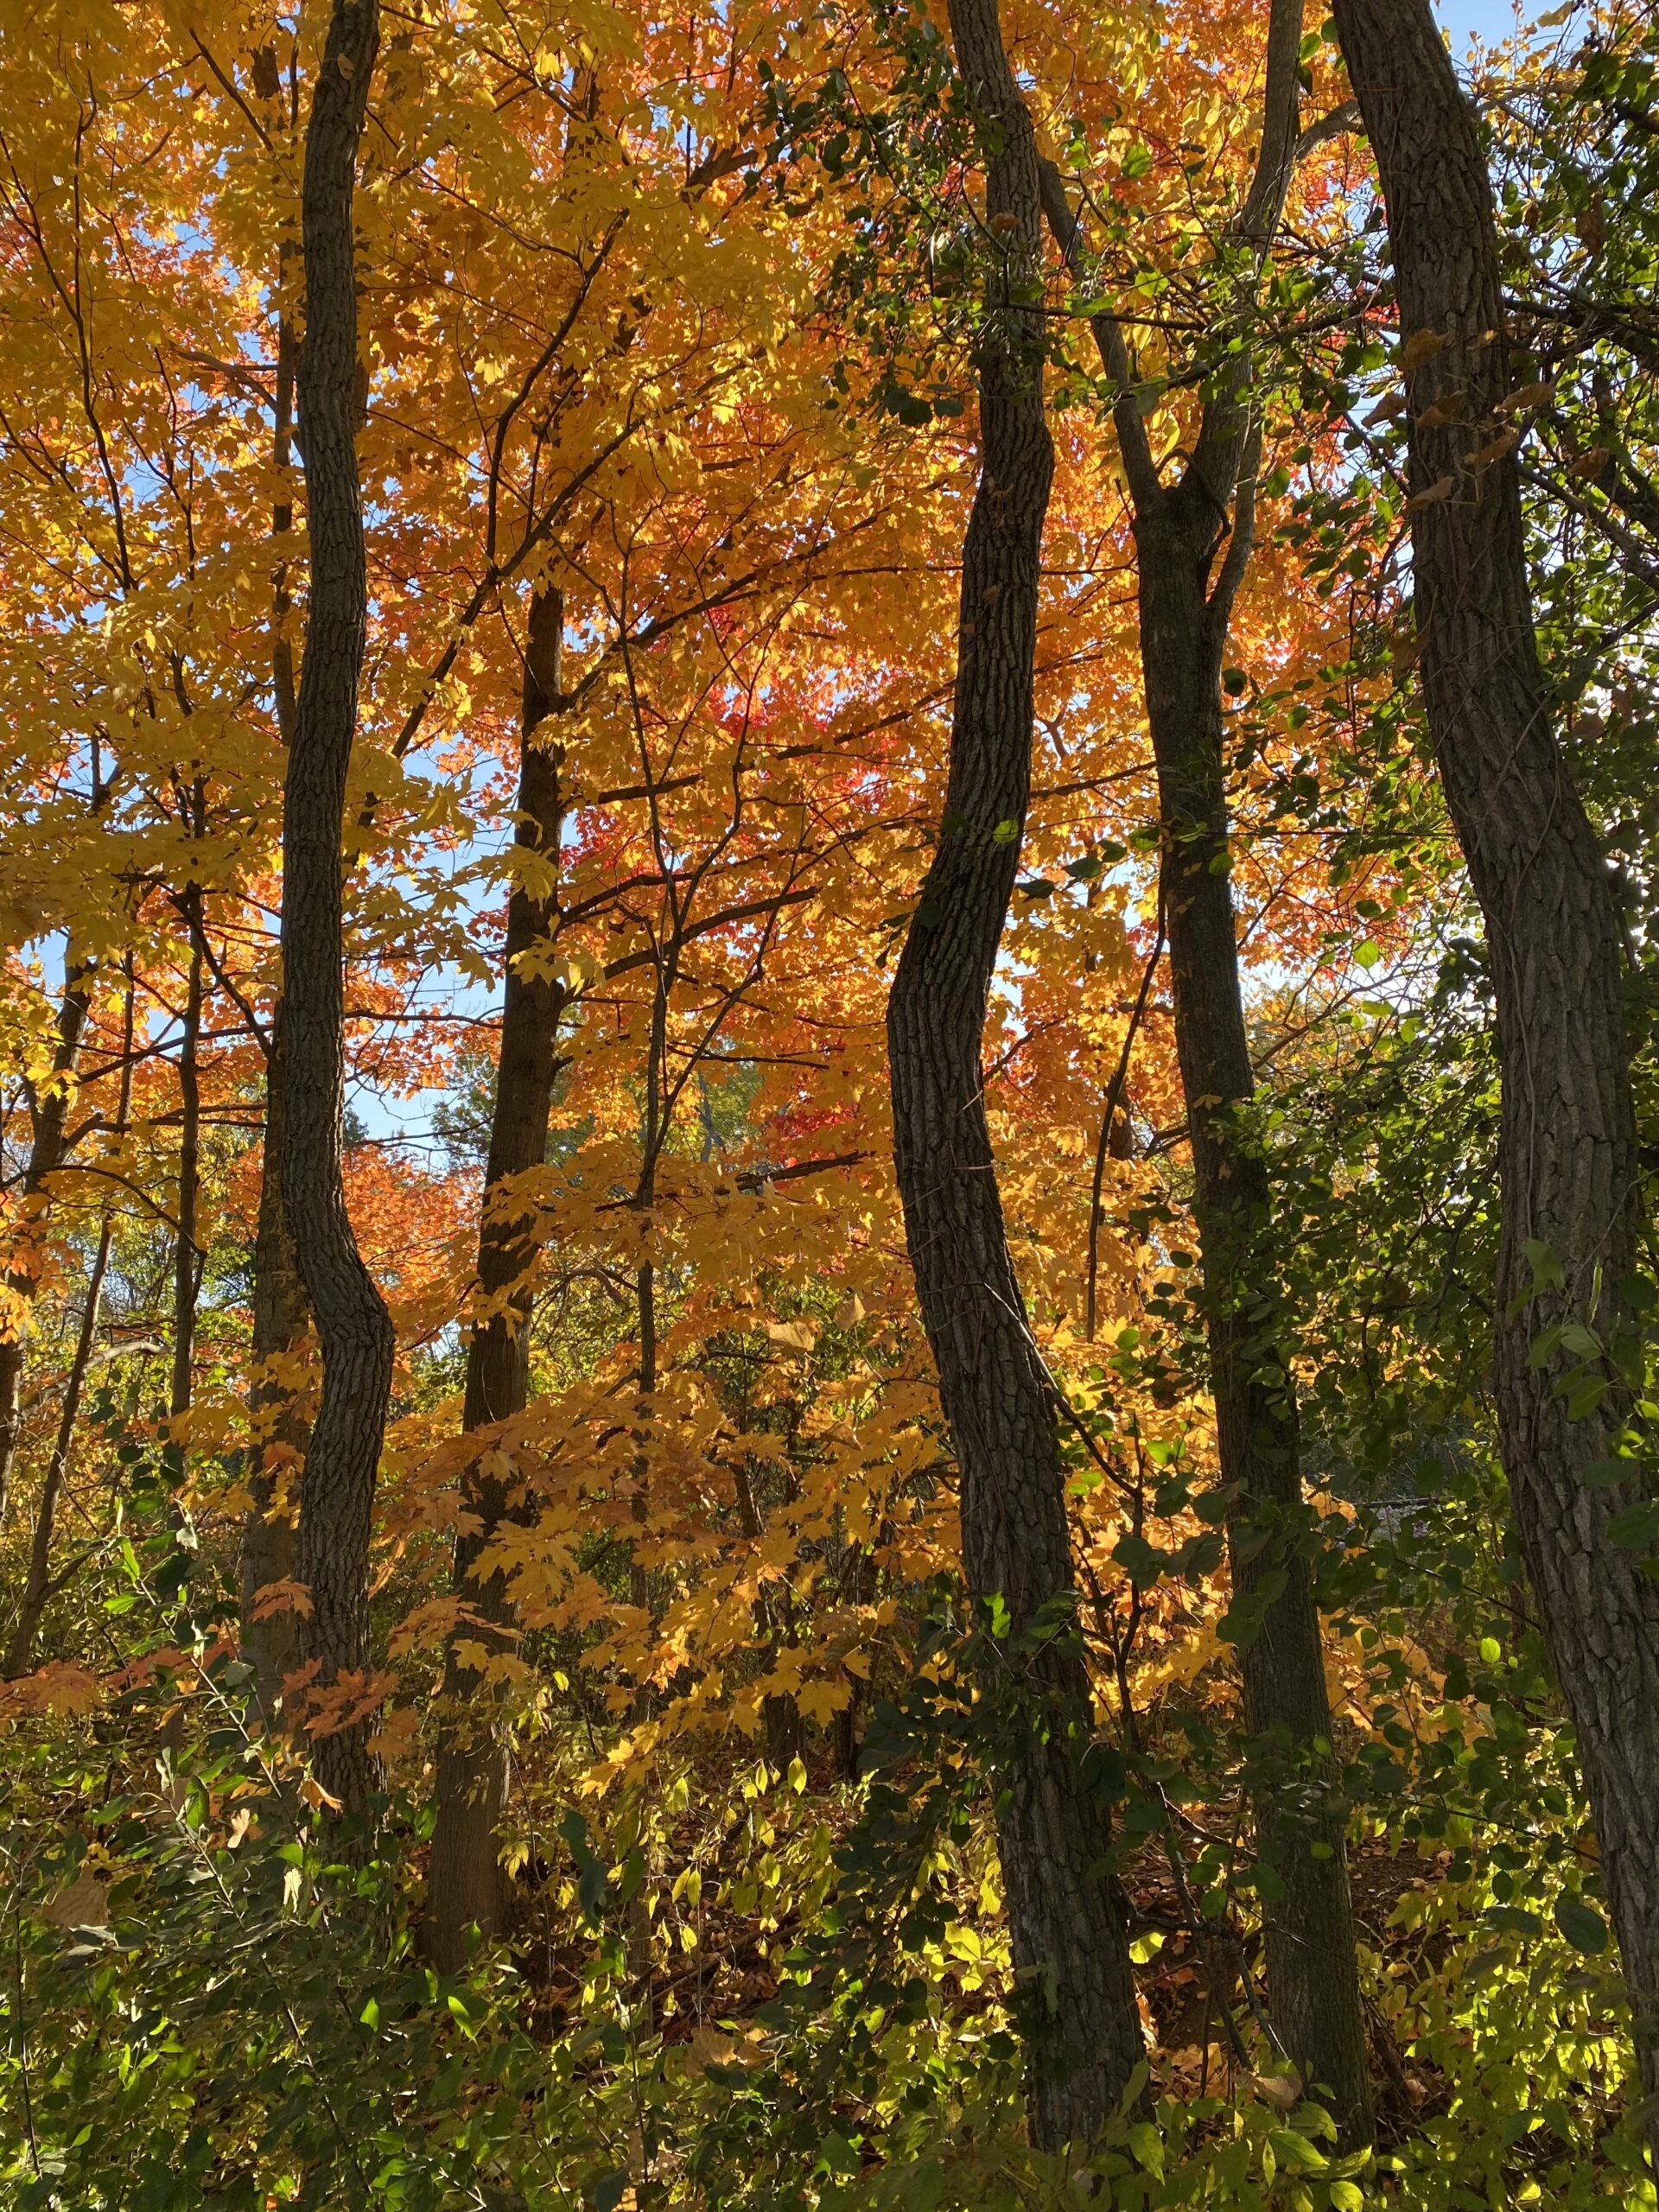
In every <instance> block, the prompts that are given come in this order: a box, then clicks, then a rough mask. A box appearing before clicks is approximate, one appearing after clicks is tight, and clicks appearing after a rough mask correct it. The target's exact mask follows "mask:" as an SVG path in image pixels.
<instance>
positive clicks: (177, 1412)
mask: <svg viewBox="0 0 1659 2212" xmlns="http://www.w3.org/2000/svg"><path fill="white" fill-rule="evenodd" d="M196 834H197V836H200V834H201V827H200V785H198V786H197V821H196ZM181 905H182V906H183V909H184V914H185V919H186V922H187V924H188V928H189V932H190V959H189V964H188V971H187V975H186V980H185V995H184V1034H183V1037H182V1039H181V1042H180V1046H179V1104H180V1114H179V1217H178V1234H177V1238H176V1241H175V1244H174V1247H173V1383H172V1389H171V1391H170V1393H169V1395H168V1408H167V1409H168V1414H169V1416H170V1417H171V1418H172V1419H173V1420H174V1421H182V1420H183V1418H184V1416H185V1415H186V1414H188V1412H189V1410H190V1399H191V1384H192V1381H193V1376H194V1362H195V1349H196V1298H197V1294H198V1293H199V1291H200V1287H201V1255H200V1252H199V1251H198V1249H197V1246H196V1217H197V1214H198V1212H199V1211H200V1198H201V1067H200V1045H201V982H202V941H201V927H202V915H201V889H200V885H198V884H194V883H193V884H192V885H191V886H190V887H189V888H188V890H187V891H186V893H185V894H184V897H183V899H182V900H181ZM180 1449H181V1465H182V1464H183V1461H182V1452H183V1446H182V1445H181V1447H180Z"/></svg>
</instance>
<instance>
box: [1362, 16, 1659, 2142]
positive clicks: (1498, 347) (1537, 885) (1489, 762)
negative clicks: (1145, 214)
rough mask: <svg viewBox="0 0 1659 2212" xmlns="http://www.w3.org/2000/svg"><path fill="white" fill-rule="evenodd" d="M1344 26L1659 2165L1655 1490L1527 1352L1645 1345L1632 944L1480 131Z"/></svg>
mask: <svg viewBox="0 0 1659 2212" xmlns="http://www.w3.org/2000/svg"><path fill="white" fill-rule="evenodd" d="M1335 14H1336V21H1337V29H1338V35H1339V36H1340V38H1341V41H1342V49H1343V54H1344V58H1345V60H1346V61H1347V64H1348V70H1349V74H1350V76H1351V79H1352V80H1353V87H1354V92H1355V94H1356V96H1357V99H1358V101H1359V105H1360V111H1361V113H1362V115H1363V118H1364V124H1365V129H1366V132H1367V134H1368V136H1369V137H1370V142H1371V146H1372V150H1373V152H1374V153H1375V155H1376V164H1377V169H1378V172H1379V175H1380V176H1381V178H1382V182H1383V195H1384V198H1385V200H1386V201H1387V204H1388V217H1389V238H1390V241H1391V244H1392V247H1393V253H1394V264H1395V288H1396V290H1397V293H1398V296H1399V305H1400V328H1401V334H1402V340H1403V341H1404V346H1405V359H1407V361H1408V362H1409V363H1411V364H1412V365H1411V366H1410V367H1409V369H1408V379H1407V380H1408V396H1409V399H1410V403H1411V428H1410V480H1411V488H1412V492H1413V495H1414V500H1415V501H1416V503H1417V504H1416V505H1415V507H1414V512H1413V515H1412V572H1413V579H1414V604H1415V613H1416V621H1417V633H1418V637H1419V639H1420V641H1421V671H1422V680H1423V696H1424V700H1425V703H1426V705H1427V713H1428V723H1429V729H1430V732H1431V734H1432V735H1433V741H1434V747H1435V753H1436V756H1437V758H1438V760H1439V762H1440V775H1441V779H1442V780H1443V782H1444V785H1445V787H1446V799H1447V803H1448V804H1449V806H1450V808H1451V811H1452V820H1453V822H1454V823H1455V824H1456V826H1457V831H1458V837H1459V842H1460V843H1461V845H1462V848H1463V853H1464V858H1465V861H1466V862H1467V864H1468V868H1469V875H1470V880H1471V883H1472V884H1473V886H1474V889H1475V895H1476V897H1477V898H1478V899H1479V901H1480V906H1481V911H1482V912H1483V914H1484V917H1485V921H1486V938H1487V945H1488V949H1489V951H1490V954H1491V963H1492V978H1493V984H1494V988H1495V991H1496V995H1497V1024H1498V1038H1499V1052H1500V1055H1501V1071H1502V1076H1503V1119H1502V1125H1501V1130H1500V1135H1499V1143H1498V1166H1499V1178H1500V1181H1501V1185H1502V1189H1503V1222H1502V1228H1501V1233H1500V1237H1499V1244H1498V1257H1497V1300H1496V1306H1495V1310H1496V1313H1497V1344H1496V1348H1495V1351H1496V1357H1495V1366H1496V1382H1497V1410H1498V1423H1499V1433H1500V1437H1501V1440H1502V1446H1503V1464H1504V1468H1505V1471H1506V1472H1507V1474H1508V1477H1509V1483H1510V1502H1511V1506H1512V1510H1513V1511H1514V1515H1515V1522H1516V1532H1517V1534H1518V1535H1519V1537H1520V1540H1521V1545H1522V1550H1523V1552H1524V1554H1525V1556H1526V1560H1527V1565H1528V1568H1529V1572H1530V1573H1531V1577H1532V1582H1533V1587H1534V1590H1535V1592H1536V1595H1537V1601H1538V1607H1539V1611H1540V1613H1541V1616H1542V1619H1543V1624H1544V1629H1545V1632H1546V1635H1547V1636H1548V1641H1549V1645H1550V1649H1551V1653H1552V1655H1553V1657H1554V1663H1555V1668H1556V1672H1557V1674H1558V1675H1559V1677H1560V1684H1561V1688H1562V1690H1563V1692H1564V1693H1565V1694H1566V1698H1567V1705H1568V1707H1569V1709H1570V1710H1571V1713H1572V1715H1573V1726H1574V1728H1575V1730H1576V1732H1577V1738H1578V1749H1579V1756H1580V1759H1581V1761H1582V1763H1583V1767H1584V1775H1585V1781H1586V1786H1587V1789H1588V1792H1589V1797H1590V1804H1591V1809H1592V1814H1593V1816H1594V1819H1595V1823H1596V1831H1597V1837H1598V1840H1599V1845H1600V1851H1601V1864H1602V1870H1603V1877H1604V1879H1605V1884H1606V1889H1607V1897H1608V1902H1609V1904H1610V1905H1611V1910H1612V1916H1613V1923H1614V1926H1615V1928H1616V1929H1617V1931H1618V1941H1619V1946H1620V1949H1621V1951H1622V1953H1623V1955H1624V1974H1625V1980H1626V1983H1627V1986H1628V1987H1629V1990H1630V2000H1631V2005H1632V2008H1633V2011H1634V2013H1635V2018H1636V2027H1637V2054H1638V2058H1639V2061H1640V2066H1641V2075H1642V2085H1643V2092H1644V2095H1645V2098H1646V2101H1647V2112H1648V2119H1647V2130H1648V2139H1649V2148H1650V2151H1651V2152H1652V2153H1653V2156H1654V2158H1655V2161H1656V2164H1659V1811H1656V1808H1659V1584H1656V1583H1655V1582H1654V1581H1652V1580H1650V1579H1649V1577H1648V1576H1647V1575H1646V1574H1645V1573H1643V1571H1642V1566H1641V1559H1640V1554H1639V1553H1638V1552H1635V1551H1630V1550H1627V1549H1626V1548H1624V1547H1623V1546H1621V1545H1619V1544H1618V1543H1616V1542H1614V1541H1612V1540H1611V1537H1610V1536H1609V1534H1608V1524H1609V1522H1610V1521H1611V1519H1612V1518H1613V1516H1615V1515H1616V1514H1618V1513H1619V1512H1620V1511H1622V1510H1625V1509H1627V1508H1628V1507H1630V1506H1631V1505H1632V1504H1634V1503H1637V1502H1639V1500H1640V1499H1641V1497H1643V1490H1644V1485H1643V1482H1642V1480H1641V1479H1640V1478H1633V1479H1632V1480H1631V1481H1630V1482H1629V1483H1625V1484H1618V1485H1617V1486H1615V1487H1614V1488H1611V1489H1602V1488H1596V1487H1591V1486H1590V1485H1588V1484H1586V1481H1585V1479H1584V1476H1585V1471H1586V1469H1587V1468H1589V1467H1591V1466H1592V1465H1593V1464H1594V1463H1595V1462H1596V1461H1598V1460H1604V1459H1608V1458H1609V1457H1610V1456H1611V1454H1612V1453H1613V1452H1614V1451H1615V1449H1616V1444H1615V1439H1616V1437H1617V1434H1618V1430H1619V1429H1620V1428H1621V1427H1623V1426H1624V1421H1625V1420H1626V1418H1627V1417H1628V1415H1629V1412H1630V1408H1629V1404H1628V1400H1627V1398H1626V1396H1625V1395H1624V1392H1623V1391H1622V1390H1621V1389H1618V1388H1617V1387H1615V1388H1613V1389H1610V1390H1609V1391H1608V1393H1607V1395H1606V1396H1605V1398H1604V1399H1603V1400H1602V1402H1601V1403H1600V1405H1599V1406H1598V1407H1596V1408H1594V1409H1593V1410H1592V1411H1590V1412H1589V1413H1588V1414H1586V1415H1585V1417H1584V1418H1582V1419H1580V1420H1579V1421H1572V1420H1569V1418H1568V1416H1567V1405H1566V1402H1565V1398H1564V1395H1562V1390H1561V1385H1562V1379H1563V1376H1564V1374H1565V1373H1566V1371H1567V1370H1568V1369H1570V1368H1572V1367H1573V1366H1574V1365H1576V1364H1577V1363H1578V1362H1577V1359H1576V1357H1570V1356H1568V1355H1567V1354H1566V1353H1564V1352H1563V1351H1560V1350H1555V1351H1553V1352H1548V1347H1547V1345H1546V1344H1543V1343H1541V1338H1543V1337H1544V1334H1545V1332H1546V1331H1549V1330H1552V1329H1554V1328H1556V1327H1557V1326H1559V1325H1561V1324H1566V1323H1578V1324H1580V1325H1585V1326H1587V1327H1588V1328H1589V1329H1591V1330H1592V1331H1593V1332H1595V1334H1596V1336H1597V1338H1599V1340H1600V1342H1601V1344H1603V1345H1604V1346H1607V1347H1610V1348H1611V1346H1612V1345H1614V1344H1615V1343H1617V1342H1618V1341H1619V1340H1620V1339H1623V1340H1624V1341H1625V1342H1627V1343H1628V1342H1629V1341H1630V1339H1631V1338H1633V1337H1634V1335H1635V1333H1636V1327H1637V1324H1636V1320H1635V1317H1634V1316H1633V1314H1632V1313H1631V1310H1630V1306H1629V1304H1628V1302H1627V1298H1626V1291H1627V1286H1628V1282H1629V1279H1630V1274H1631V1272H1632V1269H1633V1268H1634V1266H1635V1262H1636V1255H1637V1233H1638V1230H1639V1227H1640V1222H1641V1197H1640V1185H1639V1178H1638V1165H1637V1139H1636V1127H1635V1116H1634V1111H1633V1109H1632V1105H1631V1097H1630V1046H1629V1041H1628V1038H1627V1034H1626V1029H1625V1019H1624V993H1623V987H1622V978H1621V972H1620V970H1621V946H1622V931H1621V927H1620V921H1619V915H1618V906H1617V904H1616V901H1615V899H1614V895H1613V888H1612V885H1611V880H1610V878H1609V874H1608V871H1607V868H1606V864H1605V858H1604V855H1603V854H1602V852H1601V849H1600V848H1599V843H1598V842H1597V839H1596V836H1595V832H1594V831H1593V829H1592V827H1591V825H1590V823H1589V821H1588V820H1587V818H1586V815H1585V811H1584V809H1583V807H1582V805H1581V804H1580V801H1579V798H1578V794H1577V792H1576V791H1574V789H1573V784H1572V781H1571V779H1570V777H1569V775H1568V773H1567V767H1566V765H1565V764H1564V762H1563V760H1562V759H1561V756H1560V750H1559V747H1558V746H1557V743H1556V739H1555V734H1554V729H1553V728H1552V726H1551V721H1550V715H1549V708H1548V698H1547V694H1546V690H1545V685H1544V680H1543V676H1542V671H1541V668H1540V665H1539V661H1538V650H1537V644H1536V639H1535V635H1534V631H1533V620H1532V599H1531V589H1530V585H1529V579H1528V575H1527V566H1526V539H1525V531H1524V526H1523V523H1522V512H1521V496H1520V480H1519V474H1518V471H1517V469H1516V463H1515V461H1514V458H1513V456H1512V454H1509V453H1508V452H1507V451H1503V450H1501V449H1500V451H1499V453H1498V454H1497V457H1494V456H1493V454H1492V452H1491V448H1492V446H1493V444H1494V442H1497V441H1498V440H1499V438H1500V436H1501V435H1503V433H1504V432H1505V431H1506V429H1507V427H1508V418H1507V417H1505V416H1503V415H1501V414H1499V413H1498V412H1497V409H1498V405H1499V403H1500V402H1501V401H1502V400H1503V399H1504V398H1505V397H1507V395H1508V393H1509V391H1510V389H1511V385H1512V381H1513V379H1512V376H1511V372H1510V365H1509V360H1508V356H1507V348H1506V346H1505V342H1504V337H1503V294H1502V289H1501V286H1500V283H1499V279H1498V261H1497V226H1496V221H1495V219H1494V214H1493V208H1492V197H1491V181H1490V178H1489V175H1488V173H1487V168H1486V162H1485V157H1484V154H1483V151H1482V149H1481V143H1480V136H1479V132H1478V128H1477V125H1476V122H1475V118H1474V115H1473V113H1472V111H1471V109H1470V106H1469V105H1468V103H1467V101H1466V100H1465V99H1464V97H1463V94H1462V92H1461V90H1460V88H1459V85H1458V81H1457V78H1456V75H1455V73H1454V72H1453V70H1452V63H1451V60H1450V58H1449V57H1448V55H1447V54H1446V48H1445V47H1444V46H1443V45H1442V44H1441V41H1440V32H1439V30H1438V29H1437V27H1436V25H1435V22H1434V20H1433V16H1432V15H1431V13H1430V10H1429V5H1428V0H1336V7H1335ZM1420 333H1432V334H1433V338H1432V339H1428V338H1420V337H1419V335H1418V334H1420ZM1453 395H1459V396H1460V397H1459V399H1458V402H1457V404H1443V403H1449V402H1452V399H1453ZM1434 416H1440V417H1441V418H1442V419H1440V420H1436V419H1434ZM1445 416H1451V417H1452V419H1451V420H1446V419H1444V417H1445ZM1547 1255H1553V1256H1547ZM1535 1261H1536V1263H1537V1270H1536V1278H1535ZM1535 1290H1536V1294H1534V1293H1535ZM1547 1352H1548V1356H1545V1355H1546V1353H1547Z"/></svg>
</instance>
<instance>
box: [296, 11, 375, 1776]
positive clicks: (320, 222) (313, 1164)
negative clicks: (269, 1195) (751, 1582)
mask: <svg viewBox="0 0 1659 2212" xmlns="http://www.w3.org/2000/svg"><path fill="white" fill-rule="evenodd" d="M378 35H379V16H378V0H335V4H334V11H333V14H332V16H331V17H330V19H329V24H328V35H327V43H326V45H325V47H324V49H323V55H322V60H321V67H320V68H319V70H318V73H317V81H316V86H315V90H314V92H313V93H312V101H311V114H310V119H309V122H308V125H307V129H306V139H305V181H304V188H303V194H302V202H301V221H302V238H303V251H304V263H305V334H304V340H303V346H302V353H301V357H300V373H299V394H300V439H301V447H302V454H303V456H304V461H305V480H306V498H307V512H308V521H309V529H310V548H311V581H310V596H309V603H308V608H307V619H306V636H305V656H304V660H303V662H302V668H301V675H300V690H299V697H298V701H297V702H296V709H295V718H294V735H293V741H292V743H291V744H290V746H289V756H288V772H287V776H286V779H285V782H284V786H283V937H282V943H283V999H282V1012H281V1016H280V1020H281V1027H282V1038H281V1045H280V1048H279V1052H278V1053H277V1055H275V1056H273V1065H274V1067H275V1069H276V1071H277V1073H278V1075H279V1077H280V1080H281V1082H282V1086H283V1097H282V1107H281V1117H282V1140H283V1154H282V1200H283V1206H284V1208H285V1210H286V1213H287V1217H288V1226H289V1233H290V1235H291V1236H292V1237H293V1241H294V1252H295V1257H296V1262H297V1263H298V1266H299V1271H300V1276H301V1280H302V1281H303V1283H304V1286H305V1290H306V1294H307V1296H308V1299H309V1300H310V1304H311V1310H312V1312H313V1313H314V1314H315V1318H316V1325H317V1337H318V1340H319V1343H320V1344H321V1352H322V1391H321V1402H320V1403H319V1406H318V1409H317V1418H316V1423H315V1427H314V1428H313V1430H312V1433H311V1442H310V1448H309V1450H308V1453H307V1456H306V1467H305V1482H304V1486H303V1490H302V1497H301V1504H300V1517H299V1528H298V1533H297V1538H296V1557H295V1572H296V1579H297V1580H299V1581H300V1582H302V1584H303V1585H304V1586H306V1588H307V1590H308V1592H309V1599H308V1605H307V1606H306V1608H305V1609H304V1610H303V1611H302V1616H301V1624H300V1631H299V1650H300V1656H301V1658H302V1661H305V1662H310V1663H311V1664H312V1665H313V1666H314V1667H315V1675H314V1677H313V1690H314V1694H315V1692H316V1691H318V1690H321V1691H322V1692H324V1693H327V1691H329V1690H332V1689H334V1688H336V1687H337V1686H339V1687H340V1688H341V1689H342V1691H343V1693H344V1694H345V1695H346V1697H347V1698H348V1699H349V1697H350V1695H351V1693H352V1690H353V1688H358V1689H359V1690H360V1689H361V1688H362V1687H363V1686H364V1685H365V1683H366V1678H367V1675H368V1669H369V1620H368V1560H369V1532H370V1523H371V1518H372V1510H373V1503H374V1484H375V1475H376V1471H377V1468H378V1463H379V1457H380V1446H381V1440H382V1437H383V1434H384V1432H385V1415H386V1405H387V1401H388V1398H389V1396H390V1395H391V1370H392V1358H393V1351H394V1342H393V1337H392V1329H391V1320H390V1319H389V1317H388V1315H387V1313H386V1308H385V1301H384V1300H382V1298H381V1296H380V1293H379V1291H378V1288H377V1287H376V1285H375V1283H374V1281H373V1279H372V1277H371V1275H370V1274H369V1272H368V1269H367V1268H365V1265H364V1263H363V1260H362V1256H361V1255H360V1254H359V1250H358V1248H357V1240H356V1238H355V1236H353V1231H352V1224H351V1221H350V1218H349V1217H348V1216H347V1214H346V1195H345V1188H344V1185H343V1181H342V1178H341V1158H340V1155H341V1121H342V1109H343V1102H344V1087H345V1024H344V983H343V939H342V925H341V889H342V887H341V858H340V847H341V823H342V817H343V814H344V809H345V804H346V775H347V772H348V770H349V768H350V766H351V757H352V746H353V738H354V736H355V733H356V728H357V695H358V684H359V678H360V677H361V673H362V667H363V652H364V642H365V626H366V621H367V613H368V597H367V582H366V573H365V556H364V543H363V505H362V496H361V492H360V489H359V481H358V467H357V445H356V433H357V423H358V413H359V402H358V397H357V378H358V362H357V275H356V250H355V238H354V235H353V203H354V200H355V196H356V184H357V148H358V140H359V137H360V135H361V132H362V128H363V119H364V114H365V108H366V105H367V99H368V89H369V79H370V75H371V73H372V70H373V67H374V58H375V50H376V47H377V44H378ZM342 1678H345V1679H344V1681H342ZM315 1748H316V1765H317V1771H318V1775H319V1778H320V1779H321V1782H322V1783H323V1785H324V1787H325V1788H326V1789H328V1790H329V1791H331V1792H332V1794H333V1795H334V1796H335V1797H337V1798H339V1799H340V1802H341V1803H342V1805H343V1806H344V1807H345V1808H346V1810H347V1811H348V1812H351V1813H361V1812H364V1811H365V1810H366V1808H367V1805H368V1801H369V1796H370V1790H371V1783H372V1767H371V1761H370V1756H369V1751H368V1743H367V1726H366V1721H365V1719H364V1718H363V1717H362V1715H361V1713H360V1711H358V1710H357V1709H355V1708H354V1707H351V1706H350V1705H347V1706H346V1707H344V1708H337V1709H336V1710H335V1711H334V1712H333V1713H331V1714H329V1716H328V1718H327V1722H326V1724H325V1731H324V1732H320V1733H319V1734H318V1736H317V1740H316V1747H315Z"/></svg>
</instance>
